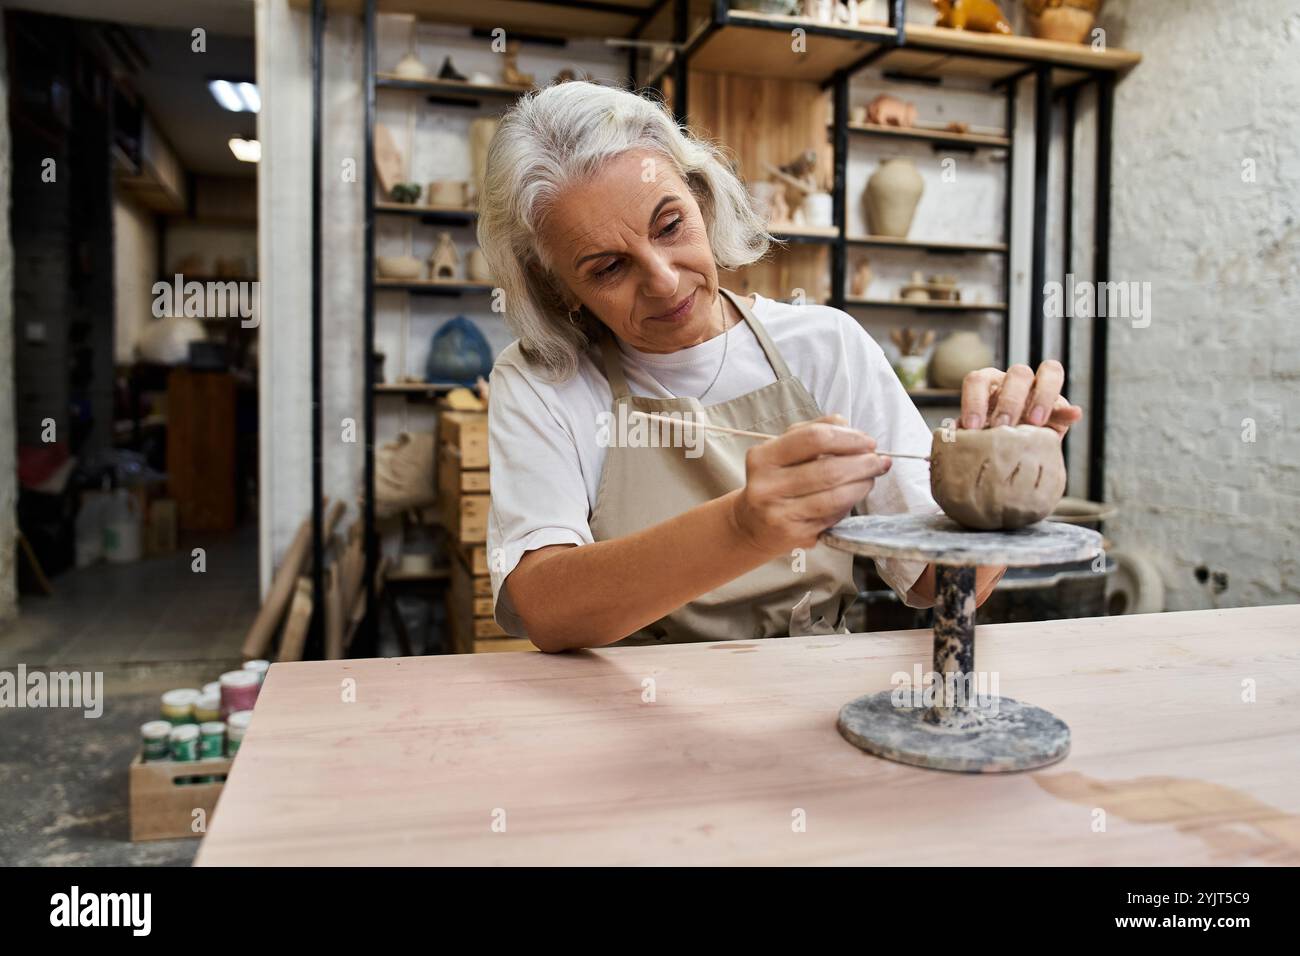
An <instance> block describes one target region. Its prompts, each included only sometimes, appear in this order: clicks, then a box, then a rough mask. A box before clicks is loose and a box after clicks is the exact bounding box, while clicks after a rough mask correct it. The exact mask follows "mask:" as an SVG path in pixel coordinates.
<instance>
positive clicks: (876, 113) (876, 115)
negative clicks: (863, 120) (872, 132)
mask: <svg viewBox="0 0 1300 956" xmlns="http://www.w3.org/2000/svg"><path fill="white" fill-rule="evenodd" d="M867 122H868V123H874V124H875V125H877V126H901V127H910V126H915V125H916V104H914V103H908V102H907V101H905V100H900V99H899V98H898V97H896V96H890V95H889V94H888V93H881V94H880V95H879V96H877V97H876V98H875V99H874V100H872V101H871V102H870V103H868V104H867Z"/></svg>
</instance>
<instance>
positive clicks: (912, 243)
mask: <svg viewBox="0 0 1300 956" xmlns="http://www.w3.org/2000/svg"><path fill="white" fill-rule="evenodd" d="M844 241H845V243H847V244H848V245H850V246H875V247H878V248H882V249H917V250H920V251H922V252H929V253H934V254H947V253H953V254H958V253H972V254H983V255H1006V253H1007V244H1006V243H1005V242H953V241H952V240H949V239H911V238H908V239H902V238H899V237H896V236H849V237H847V238H846V239H845V240H844Z"/></svg>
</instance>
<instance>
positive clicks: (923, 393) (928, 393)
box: [907, 388, 961, 406]
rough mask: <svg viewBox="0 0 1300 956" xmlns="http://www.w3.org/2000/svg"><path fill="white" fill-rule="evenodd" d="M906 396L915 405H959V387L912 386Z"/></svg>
mask: <svg viewBox="0 0 1300 956" xmlns="http://www.w3.org/2000/svg"><path fill="white" fill-rule="evenodd" d="M907 397H908V398H910V399H911V400H912V404H914V405H917V406H935V405H961V389H959V388H913V389H909V390H908V392H907Z"/></svg>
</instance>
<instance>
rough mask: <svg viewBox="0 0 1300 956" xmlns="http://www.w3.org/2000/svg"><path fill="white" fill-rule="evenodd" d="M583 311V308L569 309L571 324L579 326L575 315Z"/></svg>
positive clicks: (575, 326)
mask: <svg viewBox="0 0 1300 956" xmlns="http://www.w3.org/2000/svg"><path fill="white" fill-rule="evenodd" d="M581 311H582V310H581V309H570V310H569V324H570V325H572V326H573V327H574V328H577V327H578V320H577V319H575V318H574V316H575V315H578V314H579V313H580V312H581Z"/></svg>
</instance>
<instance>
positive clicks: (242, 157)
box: [229, 136, 262, 163]
mask: <svg viewBox="0 0 1300 956" xmlns="http://www.w3.org/2000/svg"><path fill="white" fill-rule="evenodd" d="M229 142H230V151H231V152H232V153H234V154H235V159H237V160H239V161H240V162H241V163H260V162H261V161H262V144H261V143H259V142H258V141H257V140H255V139H240V138H239V137H238V136H232V137H230V141H229Z"/></svg>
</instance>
